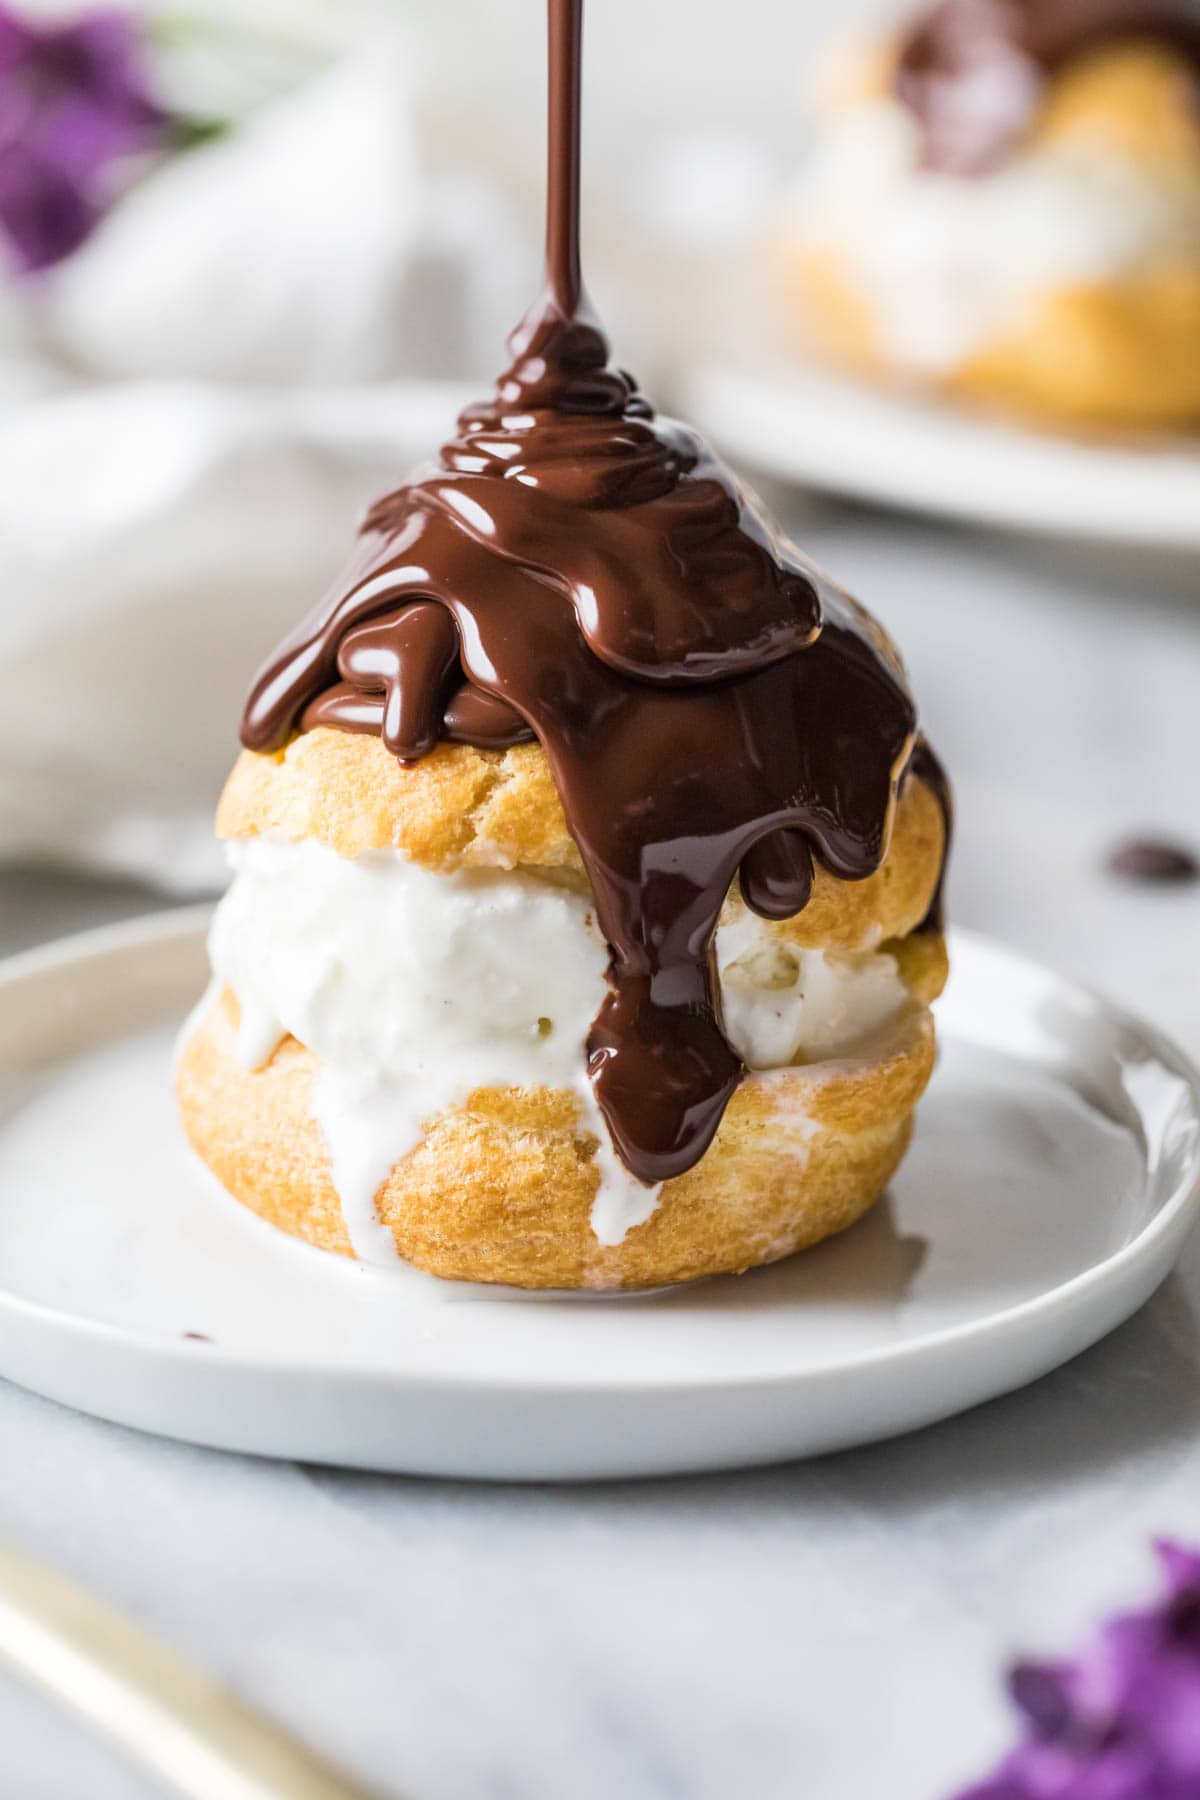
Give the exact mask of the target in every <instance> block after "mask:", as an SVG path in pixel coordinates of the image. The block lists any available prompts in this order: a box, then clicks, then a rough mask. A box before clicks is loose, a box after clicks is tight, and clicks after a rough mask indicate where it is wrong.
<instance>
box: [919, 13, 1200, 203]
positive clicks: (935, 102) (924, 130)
mask: <svg viewBox="0 0 1200 1800" xmlns="http://www.w3.org/2000/svg"><path fill="white" fill-rule="evenodd" d="M1120 39H1144V40H1150V41H1152V42H1155V43H1162V44H1167V45H1169V46H1170V47H1171V48H1172V49H1175V50H1177V51H1179V52H1180V54H1181V55H1183V56H1185V57H1186V58H1187V59H1188V60H1189V62H1190V63H1191V65H1192V69H1193V72H1194V74H1195V76H1196V77H1197V78H1198V79H1200V10H1197V7H1196V5H1195V4H1194V0H941V4H939V5H937V6H935V7H934V8H933V9H932V10H931V11H929V12H926V13H925V14H924V15H923V16H922V17H921V18H920V19H919V20H918V22H917V23H916V24H915V25H914V26H913V28H912V30H911V31H910V32H909V34H908V36H907V37H906V38H905V39H904V41H903V43H902V45H901V49H900V56H899V60H898V62H897V66H896V92H897V94H898V96H899V97H900V99H901V100H902V101H903V102H904V104H905V105H906V106H907V107H908V108H909V110H910V111H911V112H912V113H913V114H914V116H915V117H916V119H917V122H918V124H919V125H920V128H921V134H922V139H923V143H924V155H925V161H926V163H927V164H928V166H929V167H931V168H935V169H940V170H942V171H943V172H944V173H946V174H951V175H979V174H982V173H984V172H985V171H986V170H987V169H989V168H991V167H992V166H993V165H994V164H995V163H996V162H998V161H999V160H1000V159H1001V158H1002V157H1003V156H1005V155H1006V154H1007V152H1008V151H1010V150H1011V149H1012V147H1013V145H1014V144H1015V143H1017V142H1018V141H1019V139H1020V138H1021V137H1022V136H1023V135H1024V134H1025V132H1026V131H1027V130H1028V129H1029V127H1030V125H1031V124H1032V123H1033V121H1034V119H1035V117H1036V115H1037V111H1038V108H1039V106H1040V105H1041V103H1042V98H1043V95H1044V93H1045V88H1046V84H1047V83H1048V82H1049V81H1050V80H1051V79H1053V77H1054V76H1055V75H1056V74H1057V73H1058V71H1059V70H1060V69H1061V68H1062V67H1063V66H1064V65H1065V64H1066V63H1068V62H1070V61H1071V60H1072V59H1073V58H1074V57H1076V56H1080V55H1082V54H1083V53H1084V52H1085V51H1087V50H1092V49H1095V48H1096V47H1097V46H1099V45H1101V44H1105V43H1111V42H1113V41H1116V40H1120Z"/></svg>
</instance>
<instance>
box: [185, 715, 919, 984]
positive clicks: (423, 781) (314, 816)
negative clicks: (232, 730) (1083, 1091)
mask: <svg viewBox="0 0 1200 1800" xmlns="http://www.w3.org/2000/svg"><path fill="white" fill-rule="evenodd" d="M217 830H218V832H219V833H220V835H221V836H222V837H226V838H248V837H258V836H260V835H262V834H265V833H267V832H271V833H276V834H278V835H279V836H280V837H282V838H284V839H287V840H290V841H292V842H298V841H301V840H303V839H306V838H312V839H315V840H316V841H318V842H319V843H322V844H325V845H326V846H327V847H328V848H329V849H331V850H336V851H337V852H338V853H339V854H340V855H342V856H347V857H354V856H360V855H362V854H363V853H364V852H365V851H369V850H384V849H395V850H400V851H402V852H403V853H404V854H405V855H406V856H408V857H411V858H412V860H413V861H414V862H418V863H421V864H423V865H424V866H425V867H426V868H430V869H438V870H447V871H448V870H452V869H459V868H467V869H523V870H526V871H529V872H533V873H537V874H541V875H544V876H545V877H546V878H547V879H549V880H552V881H561V882H563V883H565V884H567V885H569V886H572V887H576V888H580V889H582V888H585V887H586V884H587V877H586V875H585V873H584V868H583V862H582V859H581V858H580V855H579V851H578V849H577V847H576V845H575V841H574V839H573V838H572V837H571V835H570V833H569V832H568V830H567V821H566V815H565V814H564V812H563V807H562V802H561V800H560V799H559V796H558V792H557V790H556V788H555V786H554V782H553V780H552V779H551V775H550V767H549V764H548V762H547V760H546V756H545V752H544V751H543V750H542V748H541V746H540V745H538V744H517V745H515V746H513V747H512V748H511V749H509V750H476V749H473V748H472V747H471V746H469V745H466V744H440V745H439V746H438V747H437V748H436V749H435V750H433V751H431V752H430V754H429V755H428V756H425V757H422V759H421V761H420V762H418V763H414V764H412V765H410V766H408V767H404V766H403V765H402V764H400V763H398V762H397V761H396V759H395V757H393V756H391V755H390V754H389V752H388V751H387V749H386V748H385V747H384V745H383V743H382V742H381V740H380V739H379V738H376V737H370V736H366V735H363V734H358V733H351V732H346V731H337V730H331V729H328V728H324V729H319V730H315V731H306V732H303V733H301V735H300V736H298V737H295V738H293V739H292V740H291V742H290V743H289V744H288V745H287V746H286V747H285V748H284V749H283V750H279V751H275V752H273V753H271V754H267V755H258V754H255V753H253V752H251V751H243V753H242V755H241V756H240V757H239V759H238V761H237V763H236V764H235V766H234V769H233V772H232V774H231V775H230V777H229V781H228V783H227V785H226V788H225V792H224V794H223V795H222V798H221V804H220V807H219V810H218V813H217ZM945 837H946V827H945V820H944V815H943V809H942V804H941V801H940V799H939V797H938V796H937V795H936V794H935V793H934V792H933V791H932V790H931V788H930V787H928V786H927V785H926V784H925V782H924V781H922V780H921V779H920V778H919V777H917V776H911V777H910V778H909V779H908V780H907V781H906V782H905V783H904V786H903V788H902V789H901V792H900V797H899V800H898V802H897V806H896V811H895V819H894V823H893V828H892V836H891V843H890V845H889V848H888V853H887V856H886V857H885V859H884V861H883V863H882V864H881V865H880V867H879V868H878V869H877V870H876V871H875V872H874V873H873V874H871V875H868V876H867V877H866V878H865V879H864V880H861V881H842V880H839V879H838V878H837V876H835V875H833V874H831V873H830V871H829V870H828V869H826V868H824V867H823V866H822V865H818V866H817V869H816V871H815V877H814V881H813V890H812V897H811V899H810V900H809V902H808V905H807V906H806V907H805V908H804V909H803V911H802V912H800V913H799V914H796V915H794V916H792V917H791V918H789V919H787V920H786V921H780V922H778V923H776V924H772V923H771V922H770V921H764V923H766V924H768V926H769V928H771V929H776V930H778V931H780V932H781V933H784V934H786V936H787V937H788V939H789V940H790V941H791V942H793V943H798V944H801V945H804V946H811V947H812V948H814V949H817V948H820V949H831V950H864V949H873V948H874V947H875V946H876V945H878V944H879V943H881V942H883V941H884V940H885V939H890V938H898V937H903V936H905V935H906V934H907V933H908V932H911V931H913V930H914V929H915V928H916V927H917V926H918V925H919V924H921V922H922V921H923V920H924V919H925V917H926V915H927V914H928V913H929V910H930V907H931V905H932V902H933V899H934V896H935V894H936V891H937V884H938V880H939V876H940V873H941V868H942V862H943V858H944V854H945ZM741 904H742V902H741V900H740V896H739V895H738V894H737V893H736V890H735V892H734V894H733V895H732V896H731V897H729V898H728V899H727V900H726V907H727V908H729V907H733V908H737V907H739V906H740V905H741Z"/></svg>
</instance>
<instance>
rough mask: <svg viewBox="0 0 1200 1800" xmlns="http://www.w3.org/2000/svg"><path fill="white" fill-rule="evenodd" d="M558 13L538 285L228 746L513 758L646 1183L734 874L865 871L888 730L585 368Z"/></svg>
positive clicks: (738, 534)
mask: <svg viewBox="0 0 1200 1800" xmlns="http://www.w3.org/2000/svg"><path fill="white" fill-rule="evenodd" d="M581 11H582V0H549V14H550V77H551V79H550V165H549V203H548V233H547V240H548V241H547V283H546V287H545V291H544V292H543V294H542V295H541V297H540V299H539V300H538V301H537V303H536V304H535V305H534V307H533V308H532V309H531V311H530V312H529V313H528V315H527V316H526V318H525V319H524V320H523V322H522V323H521V325H520V326H519V327H518V328H517V330H516V332H515V333H514V334H513V337H512V339H511V340H510V351H511V354H512V359H513V360H512V365H511V367H510V368H509V369H508V371H507V373H506V374H504V375H503V376H502V377H501V378H500V381H499V383H498V385H497V388H496V392H495V395H494V397H493V398H492V399H491V400H490V401H488V402H486V403H483V404H480V405H477V406H472V407H469V408H468V409H467V411H466V412H464V413H463V415H462V416H461V418H460V419H459V422H458V429H457V433H456V435H455V437H454V438H453V439H452V440H451V442H450V443H448V444H447V445H446V446H445V448H444V449H443V450H442V452H441V454H440V456H439V458H438V460H437V462H436V464H434V465H433V466H431V467H429V468H427V469H425V470H422V471H419V472H418V474H417V475H416V476H415V477H414V478H412V479H411V480H409V481H408V482H406V483H405V484H404V486H402V487H400V488H399V489H397V491H396V492H395V493H392V494H389V495H387V496H386V497H385V498H384V499H382V500H380V501H379V502H378V503H377V505H375V506H374V507H373V508H372V510H371V512H370V513H369V515H368V517H367V519H366V522H365V524H364V527H363V532H362V537H361V540H360V544H359V549H358V554H357V555H356V557H355V559H354V560H353V562H352V564H351V567H350V569H349V570H348V572H347V574H346V575H345V576H344V577H343V579H342V580H341V581H339V582H338V584H337V585H336V587H335V588H334V590H333V592H332V594H331V595H330V597H329V598H328V599H327V600H326V601H325V602H323V603H322V605H321V606H320V607H319V608H318V610H317V612H316V613H315V615H314V616H313V618H312V619H311V620H310V621H309V622H308V623H307V624H305V625H304V626H303V627H302V628H301V629H300V631H299V632H298V633H297V634H295V635H294V636H293V637H292V638H291V639H290V640H289V641H288V642H287V643H286V644H285V645H284V646H283V647H282V648H281V649H280V650H279V651H278V653H277V654H276V655H275V656H273V657H272V658H271V660H270V662H269V663H268V664H267V666H266V667H265V669H264V670H263V671H262V673H261V674H260V675H259V677H258V679H257V681H256V683H255V685H254V688H253V690H252V692H251V695H250V699H249V701H248V703H247V706H246V711H245V715H244V718H243V722H242V741H243V743H244V744H245V745H246V746H247V747H248V748H249V749H251V750H257V751H272V750H277V749H279V748H281V747H282V746H283V745H284V744H285V743H286V742H287V741H288V739H289V737H290V736H291V735H292V733H293V732H295V731H296V730H297V729H299V730H301V731H305V730H311V729H312V728H314V727H315V726H319V725H332V726H337V727H339V728H341V729H344V730H350V731H366V732H378V733H380V734H381V735H382V737H383V741H384V743H385V744H386V745H387V746H388V748H389V749H390V750H391V751H392V752H393V753H394V754H395V755H396V756H397V757H399V758H400V759H401V760H402V761H403V762H412V761H415V760H416V759H418V758H420V757H423V756H425V755H427V754H428V752H429V751H430V750H432V749H433V747H434V745H435V744H436V743H437V742H438V741H439V739H442V738H448V739H450V740H451V741H453V742H458V743H469V744H474V745H476V746H479V747H481V748H487V749H491V748H501V747H504V746H507V745H511V744H515V743H519V742H521V741H522V740H525V739H528V738H530V737H533V736H536V737H537V738H538V739H539V740H540V741H541V743H542V745H543V746H544V748H545V751H546V755H547V757H548V759H549V762H550V766H551V770H552V773H553V777H554V780H555V783H556V786H557V788H558V792H559V794H560V795H561V797H562V801H563V806H564V809H565V812H566V817H567V823H568V826H569V828H570V831H571V834H572V836H573V837H574V839H575V841H576V843H577V844H578V846H579V850H580V854H581V856H582V858H583V862H584V865H585V867H586V869H587V873H588V876H589V878H590V881H591V885H592V890H593V894H594V896H595V904H596V913H597V918H598V920H599V923H600V927H601V929H602V931H603V932H604V935H605V937H606V939H607V941H608V943H609V945H610V947H611V953H612V954H611V962H610V967H609V993H608V996H607V998H606V1000H605V1002H604V1004H603V1006H602V1007H601V1009H600V1012H599V1014H598V1015H597V1017H596V1020H595V1022H594V1024H593V1027H592V1031H591V1035H590V1038H589V1042H588V1056H589V1070H590V1074H591V1078H592V1082H593V1086H594V1090H595V1093H596V1097H597V1100H598V1102H599V1105H600V1108H601V1110H602V1112H603V1114H604V1117H605V1119H606V1121H607V1123H608V1126H609V1129H610V1131H611V1133H612V1136H613V1140H614V1142H615V1144H616V1146H617V1149H618V1151H619V1153H620V1155H621V1157H622V1158H623V1160H624V1161H625V1163H626V1164H627V1166H628V1167H629V1168H630V1169H631V1170H632V1171H633V1173H634V1174H635V1175H637V1176H638V1177H640V1178H641V1179H642V1180H644V1181H660V1180H664V1179H667V1178H669V1177H671V1176H674V1175H678V1174H680V1173H681V1172H682V1171H684V1170H685V1169H687V1168H690V1167H691V1166H692V1164H694V1163H695V1162H697V1161H698V1160H699V1158H700V1157H701V1156H702V1155H703V1153H704V1151H705V1149H706V1148H707V1146H708V1144H709V1143H710V1141H711V1139H712V1136H713V1133H714V1132H715V1131H716V1128H717V1126H718V1124H719V1122H720V1119H721V1115H722V1113H723V1111H724V1108H725V1106H726V1104H727V1103H728V1101H729V1098H730V1096H731V1094H732V1093H733V1091H734V1089H735V1087H736V1086H737V1083H738V1081H739V1080H740V1078H741V1076H742V1074H743V1069H742V1066H741V1064H740V1062H739V1060H738V1058H737V1056H736V1055H735V1054H734V1052H733V1050H732V1049H731V1048H730V1046H729V1044H728V1043H727V1041H726V1039H725V1037H724V1035H723V1033H722V1030H721V1025H720V1016H719V1008H718V1000H717V993H716V988H715V982H714V974H713V968H712V954H711V948H712V939H713V933H714V931H715V928H716V924H717V919H718V915H719V913H720V911H721V906H722V902H723V901H724V898H725V895H726V892H727V891H728V889H729V887H730V885H731V883H732V882H733V880H734V879H735V877H737V876H738V875H739V872H740V877H741V884H742V891H743V893H744V895H745V897H746V900H747V902H748V903H749V904H750V905H751V906H752V907H754V908H755V910H756V911H758V912H759V913H761V914H762V915H763V916H764V917H766V918H774V919H781V918H787V917H789V916H791V915H792V914H794V913H797V912H799V911H800V910H801V909H802V908H803V907H804V905H805V904H806V902H807V900H808V897H809V893H810V889H811V884H812V876H813V851H814V849H815V850H816V852H817V853H818V854H819V856H820V857H821V860H822V861H823V863H824V864H825V865H826V866H827V867H828V868H830V869H832V870H833V871H834V872H835V873H836V874H837V875H839V876H842V877H844V878H847V879H852V880H853V879H858V878H860V877H863V876H866V875H869V874H870V873H871V872H872V871H873V870H874V869H876V868H877V867H878V866H879V864H880V862H881V861H882V858H883V856H884V854H885V851H886V848H887V843H888V837H889V832H890V827H891V820H892V815H893V809H894V803H895V796H896V792H897V784H898V782H899V780H900V778H901V776H902V774H903V773H904V771H905V769H906V767H907V765H908V764H909V762H910V759H911V757H912V755H913V750H914V744H915V742H916V738H915V733H916V714H915V710H914V706H913V701H912V698H911V696H910V694H909V691H908V687H907V684H906V682H905V679H904V674H903V671H902V669H901V667H900V664H899V662H898V660H897V658H896V656H895V653H894V651H893V650H892V649H891V647H890V645H889V644H888V643H887V641H886V639H885V638H884V636H883V634H882V633H881V632H880V631H879V629H878V627H876V626H875V625H874V624H873V622H872V621H871V620H870V619H869V618H868V617H867V615H866V614H864V613H863V612H862V611H861V610H860V608H859V607H858V606H857V605H856V604H855V603H854V601H852V600H851V599H850V598H849V597H848V596H847V595H845V594H843V593H842V592H841V591H840V590H839V589H838V588H836V587H834V586H833V585H832V584H831V583H830V582H828V581H827V580H826V579H825V578H824V577H823V576H822V575H821V574H820V573H819V572H818V571H817V569H816V568H814V566H813V565H812V564H811V563H810V562H809V561H808V560H807V559H806V558H805V557H803V556H802V555H801V554H800V552H799V551H798V550H796V549H795V548H794V547H793V546H792V545H791V544H790V543H788V542H787V541H786V540H785V539H784V538H783V537H781V536H780V535H779V534H778V532H777V531H776V530H775V528H774V527H773V526H772V525H771V524H770V523H768V521H767V520H766V519H765V518H764V517H763V516H762V515H761V514H760V513H759V512H758V511H757V510H756V509H755V507H754V505H753V503H752V501H751V500H750V499H749V497H748V496H747V495H746V494H745V493H744V492H743V491H742V489H741V488H740V487H739V486H738V485H737V483H736V481H735V480H734V479H733V477H732V476H731V475H730V474H729V472H728V471H727V470H726V469H724V468H723V467H722V466H721V464H720V463H718V462H717V461H716V459H715V458H714V456H713V454H712V452H711V451H710V450H709V449H708V448H707V446H706V445H705V444H704V443H703V441H702V440H701V439H700V438H699V437H698V436H697V435H696V434H695V433H694V432H692V431H690V430H689V429H688V428H687V427H686V426H683V425H680V424H677V423H676V422H674V421H673V420H670V419H665V418H659V417H656V415H655V413H654V412H653V410H652V408H651V407H650V405H649V403H648V402H647V401H646V400H645V399H644V398H643V397H642V396H641V395H640V394H639V392H638V390H637V386H636V384H635V383H634V381H633V379H632V377H630V376H629V375H627V374H625V373H624V372H623V371H622V370H620V369H617V368H615V367H613V365H612V364H611V362H610V361H609V353H608V346H607V344H606V342H605V339H604V336H603V334H602V332H601V330H600V328H599V326H598V324H597V323H596V320H595V317H594V315H593V313H592V310H591V307H590V305H589V303H588V300H587V296H586V293H585V291H584V287H583V283H582V279H581V275H580V259H579V138H580V40H581V30H582V19H581ZM922 755H923V756H924V757H925V759H926V761H925V770H935V768H936V765H934V764H933V762H932V757H931V753H926V752H924V751H922ZM923 772H925V771H924V770H923ZM926 778H927V779H931V780H933V781H934V784H935V786H937V785H938V784H939V782H940V779H941V778H940V772H936V773H934V774H928V773H926ZM942 791H944V789H943V790H942Z"/></svg>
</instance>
